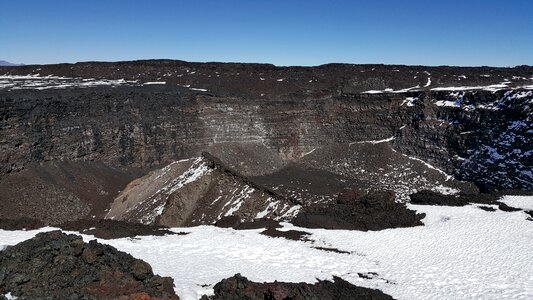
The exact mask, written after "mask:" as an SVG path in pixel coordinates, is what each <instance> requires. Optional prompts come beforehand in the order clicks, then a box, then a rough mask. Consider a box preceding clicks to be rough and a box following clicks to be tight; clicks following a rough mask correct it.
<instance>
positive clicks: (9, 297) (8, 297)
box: [4, 292, 18, 300]
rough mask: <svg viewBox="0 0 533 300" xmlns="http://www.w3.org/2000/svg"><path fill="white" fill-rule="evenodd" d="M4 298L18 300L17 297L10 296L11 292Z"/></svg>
mask: <svg viewBox="0 0 533 300" xmlns="http://www.w3.org/2000/svg"><path fill="white" fill-rule="evenodd" d="M4 297H6V299H7V300H16V299H18V297H16V296H13V295H11V292H9V293H7V294H5V295H4Z"/></svg>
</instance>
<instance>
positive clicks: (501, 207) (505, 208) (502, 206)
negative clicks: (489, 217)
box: [498, 202, 522, 212]
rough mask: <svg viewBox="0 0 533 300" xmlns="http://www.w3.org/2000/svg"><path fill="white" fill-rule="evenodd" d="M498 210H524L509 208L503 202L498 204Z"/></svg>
mask: <svg viewBox="0 0 533 300" xmlns="http://www.w3.org/2000/svg"><path fill="white" fill-rule="evenodd" d="M498 208H499V209H500V210H503V211H506V212H513V211H521V210H522V209H520V208H516V207H512V206H509V205H507V204H505V203H503V202H498Z"/></svg>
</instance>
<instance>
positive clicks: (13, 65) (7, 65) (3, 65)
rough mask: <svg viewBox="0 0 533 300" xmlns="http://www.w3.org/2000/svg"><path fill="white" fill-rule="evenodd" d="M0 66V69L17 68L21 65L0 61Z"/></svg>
mask: <svg viewBox="0 0 533 300" xmlns="http://www.w3.org/2000/svg"><path fill="white" fill-rule="evenodd" d="M0 66H2V67H18V66H23V64H14V63H10V62H8V61H5V60H0Z"/></svg>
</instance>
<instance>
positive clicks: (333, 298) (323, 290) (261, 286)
mask: <svg viewBox="0 0 533 300" xmlns="http://www.w3.org/2000/svg"><path fill="white" fill-rule="evenodd" d="M214 290H215V295H214V296H210V297H207V296H203V297H202V298H201V299H202V300H264V299H269V300H286V299H293V300H353V299H366V300H390V299H393V298H392V297H391V296H389V295H387V294H384V293H383V292H381V291H379V290H374V289H369V288H363V287H358V286H355V285H353V284H351V283H349V282H347V281H345V280H343V279H341V278H339V277H334V278H333V281H318V282H317V283H315V284H310V283H287V282H269V283H257V282H253V281H249V280H248V279H247V278H245V277H243V276H241V275H240V274H236V275H235V276H233V277H230V278H227V279H224V280H222V281H221V282H219V283H217V284H216V285H215V288H214Z"/></svg>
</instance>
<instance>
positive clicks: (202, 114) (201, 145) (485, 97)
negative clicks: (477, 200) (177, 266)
mask: <svg viewBox="0 0 533 300" xmlns="http://www.w3.org/2000/svg"><path fill="white" fill-rule="evenodd" d="M0 74H5V75H0V116H1V117H0V120H1V123H0V131H1V135H0V189H1V190H2V193H0V202H1V203H6V204H7V205H4V206H3V207H5V208H0V214H1V215H0V216H4V217H5V216H8V215H10V214H11V213H13V212H14V211H15V212H16V211H17V210H18V209H20V207H35V208H39V207H42V211H43V212H41V213H35V216H31V217H36V218H40V219H45V221H46V222H48V223H50V222H52V221H53V220H52V219H60V220H61V221H64V220H65V219H68V218H69V217H68V216H69V215H70V216H71V217H70V218H81V217H85V218H90V217H92V216H93V215H94V216H95V217H96V218H98V217H101V216H103V215H104V214H105V211H104V210H105V209H106V208H108V207H109V204H110V203H111V202H112V201H113V199H115V198H116V197H117V195H118V193H119V191H121V190H123V189H124V188H125V186H126V184H127V182H129V181H130V180H131V179H133V178H136V177H140V176H142V175H146V174H148V172H149V171H154V170H157V169H160V168H163V167H165V166H166V165H168V164H170V163H172V162H174V161H178V160H181V159H191V158H193V157H199V156H200V155H201V153H202V152H204V151H208V152H209V153H211V154H213V155H214V156H215V157H217V158H218V159H219V160H220V161H221V162H223V165H224V166H225V168H227V169H231V170H235V172H236V173H238V174H240V175H239V176H241V177H243V178H244V177H246V178H247V179H249V180H250V182H253V183H254V184H259V185H261V186H265V187H266V188H267V189H268V190H271V191H275V192H276V193H278V194H279V195H281V196H282V197H284V198H292V199H296V198H299V199H304V200H309V201H311V202H316V201H326V202H327V201H331V200H333V199H335V195H337V194H338V193H339V192H342V191H343V190H345V189H351V188H360V189H387V190H394V191H396V192H398V195H399V196H398V197H399V199H402V200H406V199H408V198H407V195H408V194H410V193H413V192H416V191H418V190H421V189H430V190H439V191H444V192H448V193H456V192H459V191H462V192H468V193H470V192H475V191H477V189H478V188H479V189H481V190H484V191H492V190H501V189H529V190H531V188H532V184H533V176H532V174H531V171H530V170H531V169H532V159H531V154H532V153H533V152H531V151H532V150H533V149H532V145H531V142H529V141H530V140H532V139H531V138H532V134H533V132H532V131H531V128H532V120H531V115H532V113H531V105H532V104H531V101H533V91H531V88H532V87H531V86H532V85H533V68H532V67H527V66H521V67H515V68H487V67H481V68H458V67H422V66H383V65H342V64H332V65H324V66H318V67H306V68H304V67H275V66H272V65H260V64H221V63H205V64H199V63H187V62H182V61H166V60H160V61H138V62H120V63H79V64H72V65H71V64H61V65H46V66H22V67H16V68H14V67H13V68H9V67H0ZM63 165H68V166H69V167H68V168H67V169H66V171H65V168H63V167H62V166H63ZM95 165H98V170H95V167H94V166H95ZM181 165H183V164H181ZM86 166H93V167H86ZM176 167H177V166H176ZM180 168H181V167H180ZM184 168H185V167H184ZM72 170H76V171H72ZM180 170H181V169H180ZM175 171H176V172H177V173H175V174H177V176H179V174H178V173H179V172H181V171H179V170H178V169H175ZM155 172H158V171H155ZM43 174H46V175H43ZM85 174H86V175H85ZM180 174H181V173H180ZM494 174H498V176H497V177H494V176H493V175H494ZM71 175H72V176H71ZM148 176H150V175H148ZM450 176H451V177H450ZM102 178H109V180H102ZM280 178H283V179H284V181H285V182H281V180H280ZM169 180H170V179H169ZM458 180H462V181H469V182H473V183H474V184H475V185H476V186H474V185H472V184H467V183H462V182H459V181H458ZM71 182H76V183H79V184H70V183H71ZM161 184H162V185H161V186H160V187H162V186H163V185H164V183H161ZM156 185H157V184H156ZM156 185H154V187H155V186H156ZM208 185H209V184H208ZM28 186H29V188H28V189H25V187H28ZM306 186H308V187H306ZM130 188H132V184H130ZM153 192H155V190H154V191H153ZM224 193H226V191H224ZM200 194H201V193H200ZM202 197H203V196H202ZM163 198H164V197H163ZM204 198H205V197H204ZM53 199H57V203H56V204H52V205H48V206H47V204H46V203H54V202H53V201H54V200H53ZM198 199H199V198H198ZM205 199H208V198H205ZM214 199H216V198H214ZM214 199H212V201H214ZM232 199H233V198H232ZM227 200H228V201H234V200H231V199H229V198H228V199H227ZM130 201H133V200H130ZM136 201H140V200H136ZM193 202H194V203H196V200H195V201H193ZM62 203H66V204H62ZM161 203H162V202H158V205H159V204H161ZM264 203H266V202H263V204H264ZM54 207H58V208H61V207H65V208H66V207H68V209H69V214H55V213H52V214H51V217H50V218H48V217H46V216H45V213H44V211H46V210H48V209H50V211H52V212H54V211H55V210H54ZM229 207H231V205H230V203H227V208H229ZM155 208H156V207H153V209H155ZM262 208H263V209H264V207H262ZM190 209H191V208H187V211H188V210H190ZM32 211H34V210H33V209H32ZM35 211H38V209H36V210H35ZM58 211H63V209H59V210H58ZM251 211H254V213H257V209H254V210H251ZM251 211H250V213H251ZM152 212H153V210H152ZM28 213H29V212H26V211H24V209H22V210H21V213H20V216H18V215H17V217H24V216H25V215H27V214H28ZM220 213H222V214H225V213H227V211H224V210H219V211H218V214H220ZM277 213H281V212H277ZM218 214H217V216H218ZM191 216H192V215H191ZM250 216H251V215H250ZM250 216H247V217H245V218H249V217H250ZM199 217H201V216H195V217H194V218H193V219H198V218H199ZM187 218H189V216H187V217H185V216H184V217H183V220H182V221H180V222H185V223H188V224H193V223H192V222H193V221H192V220H193V219H188V220H187V221H186V219H187ZM204 221H205V222H212V221H214V220H213V219H209V220H207V219H205V220H204ZM195 222H196V221H195ZM202 222H203V221H202Z"/></svg>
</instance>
